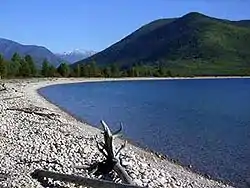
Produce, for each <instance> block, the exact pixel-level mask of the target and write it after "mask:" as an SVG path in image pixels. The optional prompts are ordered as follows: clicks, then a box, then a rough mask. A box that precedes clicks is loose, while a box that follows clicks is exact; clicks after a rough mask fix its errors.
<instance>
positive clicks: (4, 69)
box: [0, 53, 172, 78]
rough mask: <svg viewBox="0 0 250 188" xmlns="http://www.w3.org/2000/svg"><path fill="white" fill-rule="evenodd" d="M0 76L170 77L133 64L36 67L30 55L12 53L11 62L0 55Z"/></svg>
mask: <svg viewBox="0 0 250 188" xmlns="http://www.w3.org/2000/svg"><path fill="white" fill-rule="evenodd" d="M0 76H1V77H2V78H28V77H107V78H111V77H160V76H161V77H162V76H172V73H171V71H170V70H168V69H167V68H166V67H164V66H161V65H158V66H146V65H140V64H135V65H133V66H131V67H127V68H124V67H120V66H118V65H117V64H111V65H107V66H102V67H101V66H98V65H96V63H95V62H94V61H93V62H90V63H87V64H83V65H80V64H77V65H75V66H74V67H72V66H69V65H68V64H67V63H65V62H63V63H61V64H60V65H59V66H58V67H55V66H53V65H52V64H51V63H50V62H49V61H48V60H46V59H44V61H43V63H42V66H41V67H37V66H36V64H35V62H34V60H33V58H32V57H31V56H30V55H26V56H24V57H21V56H20V55H19V54H18V53H14V54H13V56H12V58H11V60H10V61H7V60H4V58H3V56H2V55H0Z"/></svg>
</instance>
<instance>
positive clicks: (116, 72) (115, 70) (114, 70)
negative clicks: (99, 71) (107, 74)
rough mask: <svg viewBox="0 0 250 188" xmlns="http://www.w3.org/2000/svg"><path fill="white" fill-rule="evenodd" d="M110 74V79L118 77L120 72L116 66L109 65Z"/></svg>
mask: <svg viewBox="0 0 250 188" xmlns="http://www.w3.org/2000/svg"><path fill="white" fill-rule="evenodd" d="M111 73H112V77H119V75H120V70H119V67H118V66H117V64H115V63H114V64H112V65H111Z"/></svg>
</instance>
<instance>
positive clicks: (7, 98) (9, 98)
mask: <svg viewBox="0 0 250 188" xmlns="http://www.w3.org/2000/svg"><path fill="white" fill-rule="evenodd" d="M22 97H24V96H23V95H22V96H15V97H6V98H3V99H2V100H4V101H7V100H11V99H18V98H22Z"/></svg>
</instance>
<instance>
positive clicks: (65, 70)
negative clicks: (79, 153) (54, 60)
mask: <svg viewBox="0 0 250 188" xmlns="http://www.w3.org/2000/svg"><path fill="white" fill-rule="evenodd" d="M57 71H58V73H59V74H60V75H61V76H63V77H68V76H69V75H70V68H69V65H68V64H66V63H61V64H60V66H59V67H58V68H57Z"/></svg>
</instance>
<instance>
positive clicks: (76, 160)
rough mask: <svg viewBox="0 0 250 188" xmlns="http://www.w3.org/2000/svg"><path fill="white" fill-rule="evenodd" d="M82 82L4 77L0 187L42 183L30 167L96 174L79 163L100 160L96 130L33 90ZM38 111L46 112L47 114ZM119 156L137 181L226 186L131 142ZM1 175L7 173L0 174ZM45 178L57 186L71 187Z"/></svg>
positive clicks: (0, 106)
mask: <svg viewBox="0 0 250 188" xmlns="http://www.w3.org/2000/svg"><path fill="white" fill-rule="evenodd" d="M83 81H86V80H83V79H31V80H7V81H4V82H6V87H7V90H6V91H0V187H43V186H42V185H41V184H40V183H39V182H38V181H37V180H35V179H33V178H32V177H31V175H30V174H31V173H32V172H34V170H35V169H44V170H50V171H55V172H59V173H66V174H75V175H80V176H83V177H88V178H100V177H95V176H94V175H92V174H91V173H90V172H89V171H88V170H86V169H85V168H79V167H83V166H85V167H86V166H88V165H90V164H93V163H95V162H100V161H102V160H103V159H104V158H103V156H102V155H101V153H100V152H99V151H98V149H97V147H96V142H95V136H96V135H98V136H99V137H100V139H101V136H102V135H101V133H100V130H98V129H97V128H94V127H91V126H89V125H87V124H84V123H82V122H79V121H77V120H76V119H74V118H73V117H71V116H70V115H68V114H66V113H65V112H63V111H62V110H60V109H59V108H58V107H56V106H55V105H53V104H51V103H49V102H47V101H46V100H45V99H44V98H42V97H41V96H40V95H38V94H37V89H38V88H41V87H44V86H48V85H52V84H61V83H73V82H83ZM92 81H93V80H92ZM96 81H97V80H96ZM98 81H99V80H98ZM8 109H9V110H8ZM10 109H11V110H10ZM17 109H18V110H17ZM20 109H29V110H33V112H34V113H27V112H22V111H20ZM36 112H39V114H38V113H36ZM41 114H51V118H48V117H47V116H43V115H41ZM121 143H123V141H122V140H120V139H116V140H115V143H114V144H115V146H116V147H119V145H120V144H121ZM120 158H121V163H122V165H123V166H124V168H125V169H126V171H127V172H128V174H129V175H130V176H131V178H132V179H133V181H134V182H135V183H136V184H137V185H140V186H145V187H170V188H171V187H172V188H174V187H179V188H182V187H186V188H195V187H211V188H212V187H230V186H228V185H226V184H224V183H221V182H216V181H214V180H209V179H207V178H205V177H203V176H201V175H199V174H195V173H193V172H191V171H190V170H188V169H187V168H184V167H181V166H179V165H177V164H174V163H172V162H170V161H168V160H166V159H163V158H159V157H158V156H157V155H156V154H154V153H151V152H147V151H145V150H143V149H141V148H138V147H136V146H133V145H131V144H127V146H126V148H125V149H124V150H123V151H122V152H121V155H120ZM1 175H2V176H3V177H5V176H7V178H6V179H5V178H1ZM115 177H116V175H115V174H114V178H115ZM48 181H49V182H50V183H51V184H54V185H57V186H64V187H77V186H76V185H73V184H65V183H63V182H55V181H53V180H48ZM78 187H80V186H78Z"/></svg>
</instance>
